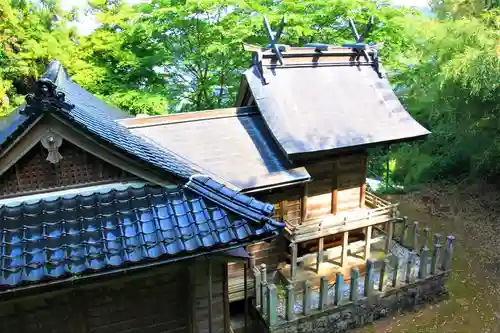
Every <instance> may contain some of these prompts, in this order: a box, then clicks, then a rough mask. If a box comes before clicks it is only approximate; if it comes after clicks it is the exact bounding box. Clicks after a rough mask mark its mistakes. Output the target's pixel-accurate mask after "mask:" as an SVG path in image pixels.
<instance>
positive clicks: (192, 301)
mask: <svg viewBox="0 0 500 333" xmlns="http://www.w3.org/2000/svg"><path fill="white" fill-rule="evenodd" d="M189 267H190V268H189V269H188V268H187V266H186V265H185V264H184V263H173V264H167V265H165V266H162V267H157V268H153V269H151V270H153V271H154V272H157V273H155V274H154V275H151V274H148V276H147V277H138V278H135V277H131V276H130V275H123V276H120V277H114V278H112V280H109V282H108V283H106V284H101V285H96V286H93V285H88V286H85V288H84V289H81V288H73V287H71V289H69V288H68V289H67V291H64V290H63V291H58V292H57V293H50V294H49V293H46V294H41V295H37V296H32V297H30V298H24V299H20V300H19V301H9V302H2V301H0V332H5V333H10V332H16V333H34V332H43V333H122V332H126V333H198V332H200V333H202V332H208V308H207V305H208V286H207V280H208V279H207V274H206V272H207V270H206V261H204V260H201V261H194V264H193V263H192V264H191V265H189ZM224 269H225V268H224V266H223V264H222V262H220V261H219V262H218V263H217V264H213V267H212V274H213V279H212V280H213V301H212V306H213V312H212V314H213V327H214V330H213V332H214V333H224V332H225V331H224V312H223V310H224V308H223V304H224V302H223V294H224V293H223V273H224ZM189 271H191V272H192V274H191V275H189V273H188V272H189ZM193 273H196V274H193ZM193 287H194V289H193ZM61 288H65V287H61ZM190 293H192V294H190Z"/></svg>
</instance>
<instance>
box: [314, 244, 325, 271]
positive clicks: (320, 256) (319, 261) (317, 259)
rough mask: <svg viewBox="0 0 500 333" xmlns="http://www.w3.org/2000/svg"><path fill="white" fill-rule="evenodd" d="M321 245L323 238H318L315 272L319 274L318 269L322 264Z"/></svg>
mask: <svg viewBox="0 0 500 333" xmlns="http://www.w3.org/2000/svg"><path fill="white" fill-rule="evenodd" d="M323 245H324V238H323V237H320V238H319V239H318V254H317V258H316V272H317V273H319V267H320V265H321V263H322V262H323Z"/></svg>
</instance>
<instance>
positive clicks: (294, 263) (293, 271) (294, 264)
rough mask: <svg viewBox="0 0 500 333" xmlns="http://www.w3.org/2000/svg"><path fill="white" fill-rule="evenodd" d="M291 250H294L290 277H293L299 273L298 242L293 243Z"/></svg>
mask: <svg viewBox="0 0 500 333" xmlns="http://www.w3.org/2000/svg"><path fill="white" fill-rule="evenodd" d="M290 250H291V252H292V255H291V259H290V277H291V278H292V279H293V278H295V276H296V275H297V243H291V244H290Z"/></svg>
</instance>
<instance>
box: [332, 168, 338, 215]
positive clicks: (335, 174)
mask: <svg viewBox="0 0 500 333" xmlns="http://www.w3.org/2000/svg"><path fill="white" fill-rule="evenodd" d="M338 164H339V161H338V160H336V161H335V162H333V184H332V207H331V213H332V214H333V215H337V203H338V196H339V173H338V170H339V165H338Z"/></svg>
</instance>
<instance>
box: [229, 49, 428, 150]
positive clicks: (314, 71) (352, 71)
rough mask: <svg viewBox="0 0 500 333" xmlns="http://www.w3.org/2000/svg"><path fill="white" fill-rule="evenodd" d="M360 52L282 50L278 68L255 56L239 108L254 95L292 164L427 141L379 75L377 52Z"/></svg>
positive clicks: (266, 55)
mask: <svg viewBox="0 0 500 333" xmlns="http://www.w3.org/2000/svg"><path fill="white" fill-rule="evenodd" d="M362 51H363V52H364V53H363V52H362ZM362 51H356V50H354V49H351V48H347V47H343V48H340V47H331V46H328V47H327V48H325V49H324V50H323V51H319V50H316V49H315V48H310V47H308V48H287V47H285V48H284V50H283V52H281V54H282V59H283V64H282V65H281V64H279V62H278V58H277V57H275V55H274V53H273V52H272V51H270V50H266V51H263V52H260V53H259V52H255V53H254V61H253V65H252V67H251V68H250V69H248V70H247V71H246V72H245V74H244V80H243V83H242V91H241V93H240V98H239V101H238V104H237V105H244V104H245V103H247V101H248V100H249V98H250V97H249V93H251V95H252V97H251V98H253V99H254V100H255V102H256V104H257V106H258V107H259V110H260V113H261V114H262V117H263V119H264V121H265V123H266V125H267V126H268V128H269V130H270V133H271V134H272V136H273V137H274V139H275V141H276V142H277V143H278V145H279V147H280V148H281V150H282V151H283V152H284V153H285V154H286V156H288V158H291V159H293V158H295V157H299V156H309V155H308V154H310V153H319V152H330V153H332V152H336V151H338V152H340V151H345V150H348V149H359V148H364V147H368V146H373V145H378V144H388V143H394V142H400V141H407V140H413V139H416V138H421V137H424V136H426V135H428V134H429V133H430V132H429V131H428V130H426V129H425V128H424V127H422V126H421V125H420V124H419V123H418V122H417V121H416V120H414V119H413V118H412V116H411V115H410V114H409V113H408V112H407V111H406V110H405V109H404V107H403V105H402V104H401V103H400V101H399V99H398V97H397V96H396V94H395V93H394V91H393V90H392V88H391V85H390V84H389V82H388V80H387V78H386V76H385V75H383V76H382V75H381V74H383V73H381V72H379V70H381V69H380V66H379V60H378V57H377V51H376V50H373V49H370V48H367V49H366V50H362ZM381 76H382V77H381ZM245 90H246V91H245Z"/></svg>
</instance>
